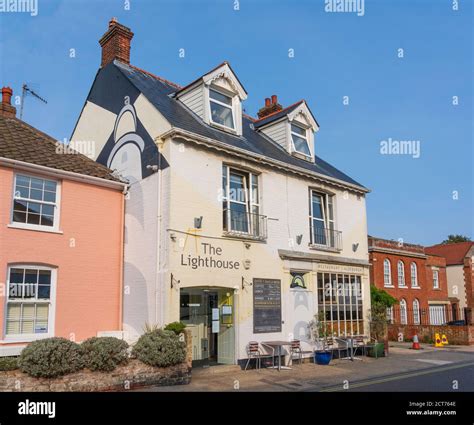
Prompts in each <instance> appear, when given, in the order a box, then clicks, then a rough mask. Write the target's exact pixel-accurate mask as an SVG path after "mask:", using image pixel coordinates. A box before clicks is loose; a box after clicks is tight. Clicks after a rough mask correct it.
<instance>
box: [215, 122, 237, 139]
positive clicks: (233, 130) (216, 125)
mask: <svg viewBox="0 0 474 425" xmlns="http://www.w3.org/2000/svg"><path fill="white" fill-rule="evenodd" d="M209 125H210V126H211V127H214V128H217V129H219V130H222V131H225V132H226V133H230V134H234V135H235V136H238V135H239V134H238V133H237V130H236V129H234V128H231V127H226V126H225V125H222V124H218V123H216V122H214V121H212V120H210V121H209Z"/></svg>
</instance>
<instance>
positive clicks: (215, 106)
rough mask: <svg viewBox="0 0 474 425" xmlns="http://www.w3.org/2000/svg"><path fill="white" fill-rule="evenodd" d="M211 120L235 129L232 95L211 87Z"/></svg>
mask: <svg viewBox="0 0 474 425" xmlns="http://www.w3.org/2000/svg"><path fill="white" fill-rule="evenodd" d="M209 106H210V111H211V116H210V118H211V122H212V123H214V124H217V125H222V126H224V127H227V128H231V129H232V130H235V124H234V111H233V107H232V97H230V96H226V95H225V94H223V93H221V92H219V91H217V90H214V89H212V88H209Z"/></svg>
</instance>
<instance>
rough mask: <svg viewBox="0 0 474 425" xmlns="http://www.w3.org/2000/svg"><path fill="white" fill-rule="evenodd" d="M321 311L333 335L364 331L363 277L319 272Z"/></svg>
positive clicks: (319, 308) (355, 333)
mask: <svg viewBox="0 0 474 425" xmlns="http://www.w3.org/2000/svg"><path fill="white" fill-rule="evenodd" d="M318 311H319V312H323V315H322V316H323V317H324V320H325V322H326V325H327V329H329V330H330V331H331V333H332V334H333V335H336V336H343V335H360V334H362V333H363V332H364V317H363V308H362V283H361V276H358V275H349V274H339V273H318Z"/></svg>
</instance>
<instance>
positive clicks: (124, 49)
mask: <svg viewBox="0 0 474 425" xmlns="http://www.w3.org/2000/svg"><path fill="white" fill-rule="evenodd" d="M132 38H133V32H132V31H131V30H130V28H127V27H126V26H124V25H122V24H119V23H118V22H117V19H116V18H112V19H111V20H110V22H109V29H108V30H107V32H106V33H105V34H104V35H103V36H102V38H101V39H100V40H99V44H100V46H101V47H102V62H101V64H100V66H101V67H104V66H105V65H107V64H108V63H110V62H112V61H113V60H114V59H117V60H119V61H121V62H124V63H126V64H127V65H129V64H130V42H131V41H132Z"/></svg>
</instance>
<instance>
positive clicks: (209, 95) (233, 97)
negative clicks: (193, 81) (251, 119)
mask: <svg viewBox="0 0 474 425" xmlns="http://www.w3.org/2000/svg"><path fill="white" fill-rule="evenodd" d="M207 91H208V92H207V100H208V102H207V107H208V108H209V109H208V110H209V123H210V124H211V125H213V126H216V127H219V128H221V129H224V130H226V131H231V132H232V133H236V132H237V121H236V119H235V118H236V113H235V110H236V105H235V102H236V100H235V98H236V97H238V96H237V95H230V94H229V93H227V92H224V91H223V90H222V89H219V88H216V87H215V86H210V87H207ZM211 91H215V92H216V93H219V94H221V95H222V96H225V97H228V98H230V100H231V102H232V106H229V105H227V104H226V103H223V102H220V101H219V100H216V99H213V98H211ZM211 102H214V103H216V104H218V105H220V106H223V107H225V108H228V109H230V110H231V112H232V121H233V122H234V127H228V126H226V125H224V124H221V123H218V122H215V121H214V120H213V119H212V108H211Z"/></svg>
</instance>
